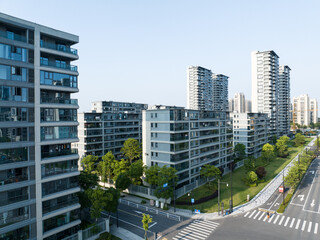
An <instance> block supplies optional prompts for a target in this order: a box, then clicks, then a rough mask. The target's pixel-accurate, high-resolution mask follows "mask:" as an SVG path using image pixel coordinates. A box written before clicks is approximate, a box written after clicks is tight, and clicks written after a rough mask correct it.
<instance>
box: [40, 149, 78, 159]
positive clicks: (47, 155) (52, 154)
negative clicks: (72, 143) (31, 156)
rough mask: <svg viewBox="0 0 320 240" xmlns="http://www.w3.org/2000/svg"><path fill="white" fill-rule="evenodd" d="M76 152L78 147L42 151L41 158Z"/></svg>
mask: <svg viewBox="0 0 320 240" xmlns="http://www.w3.org/2000/svg"><path fill="white" fill-rule="evenodd" d="M73 154H78V149H70V150H61V151H59V152H42V153H41V158H50V157H59V156H67V155H73Z"/></svg>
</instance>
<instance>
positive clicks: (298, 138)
mask: <svg viewBox="0 0 320 240" xmlns="http://www.w3.org/2000/svg"><path fill="white" fill-rule="evenodd" d="M293 142H294V144H295V145H296V146H301V145H303V144H304V143H305V142H306V138H305V136H303V135H302V134H301V133H297V134H296V135H295V137H294V139H293Z"/></svg>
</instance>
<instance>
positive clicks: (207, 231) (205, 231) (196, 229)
mask: <svg viewBox="0 0 320 240" xmlns="http://www.w3.org/2000/svg"><path fill="white" fill-rule="evenodd" d="M186 228H187V229H191V230H195V231H201V232H202V231H203V232H204V233H208V234H210V233H211V232H212V230H207V229H202V228H201V230H199V228H196V226H188V227H186Z"/></svg>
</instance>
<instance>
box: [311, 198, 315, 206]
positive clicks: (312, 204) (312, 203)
mask: <svg viewBox="0 0 320 240" xmlns="http://www.w3.org/2000/svg"><path fill="white" fill-rule="evenodd" d="M314 205H315V204H314V199H312V202H311V207H313V206H314Z"/></svg>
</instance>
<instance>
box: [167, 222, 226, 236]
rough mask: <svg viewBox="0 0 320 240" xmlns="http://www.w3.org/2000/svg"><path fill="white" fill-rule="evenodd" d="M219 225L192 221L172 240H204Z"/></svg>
mask: <svg viewBox="0 0 320 240" xmlns="http://www.w3.org/2000/svg"><path fill="white" fill-rule="evenodd" d="M219 225H220V224H219V223H215V222H211V221H205V220H194V221H192V222H191V223H190V224H189V225H188V226H187V227H185V228H183V229H182V230H181V231H180V232H179V233H178V234H177V235H176V236H175V237H174V238H172V239H173V240H205V239H208V237H209V236H210V234H211V233H212V232H213V231H214V230H215V229H216V228H217V227H218V226H219Z"/></svg>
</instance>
